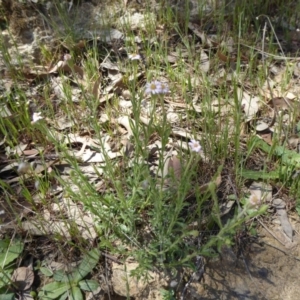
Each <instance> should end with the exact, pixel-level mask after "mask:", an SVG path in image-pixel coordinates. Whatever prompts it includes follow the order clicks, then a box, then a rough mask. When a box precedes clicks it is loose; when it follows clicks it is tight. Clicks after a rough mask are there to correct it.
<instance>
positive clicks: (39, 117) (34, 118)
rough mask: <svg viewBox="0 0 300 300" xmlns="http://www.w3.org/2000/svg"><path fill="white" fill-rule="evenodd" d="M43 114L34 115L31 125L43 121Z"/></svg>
mask: <svg viewBox="0 0 300 300" xmlns="http://www.w3.org/2000/svg"><path fill="white" fill-rule="evenodd" d="M41 114H42V113H40V112H38V113H33V115H32V122H31V123H36V122H37V121H39V120H42V119H43V117H42V116H41Z"/></svg>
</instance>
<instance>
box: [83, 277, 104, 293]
mask: <svg viewBox="0 0 300 300" xmlns="http://www.w3.org/2000/svg"><path fill="white" fill-rule="evenodd" d="M78 285H79V287H80V289H82V290H84V291H88V292H93V291H96V290H97V289H98V288H99V287H100V284H99V283H98V282H97V281H96V280H93V279H91V280H82V281H79V283H78Z"/></svg>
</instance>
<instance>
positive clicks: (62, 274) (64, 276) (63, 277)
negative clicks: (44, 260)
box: [53, 270, 70, 282]
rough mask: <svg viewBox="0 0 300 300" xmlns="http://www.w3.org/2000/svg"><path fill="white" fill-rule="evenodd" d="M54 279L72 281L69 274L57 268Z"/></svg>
mask: <svg viewBox="0 0 300 300" xmlns="http://www.w3.org/2000/svg"><path fill="white" fill-rule="evenodd" d="M53 279H54V280H55V281H60V282H70V280H69V277H68V275H67V274H66V272H65V271H64V270H57V271H55V272H54V274H53Z"/></svg>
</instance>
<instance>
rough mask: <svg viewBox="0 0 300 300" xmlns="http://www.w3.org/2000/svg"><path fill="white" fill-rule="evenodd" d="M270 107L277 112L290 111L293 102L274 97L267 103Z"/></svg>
mask: <svg viewBox="0 0 300 300" xmlns="http://www.w3.org/2000/svg"><path fill="white" fill-rule="evenodd" d="M268 104H269V105H270V106H271V107H273V108H274V106H275V109H277V110H291V109H292V108H293V102H292V101H291V100H288V99H287V98H284V97H276V98H273V99H272V100H270V101H269V103H268Z"/></svg>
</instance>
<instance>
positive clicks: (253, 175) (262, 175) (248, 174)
mask: <svg viewBox="0 0 300 300" xmlns="http://www.w3.org/2000/svg"><path fill="white" fill-rule="evenodd" d="M241 176H243V177H244V178H246V179H253V180H258V179H278V178H279V177H280V176H279V172H278V171H272V172H265V171H252V170H247V169H243V170H242V173H241Z"/></svg>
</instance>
